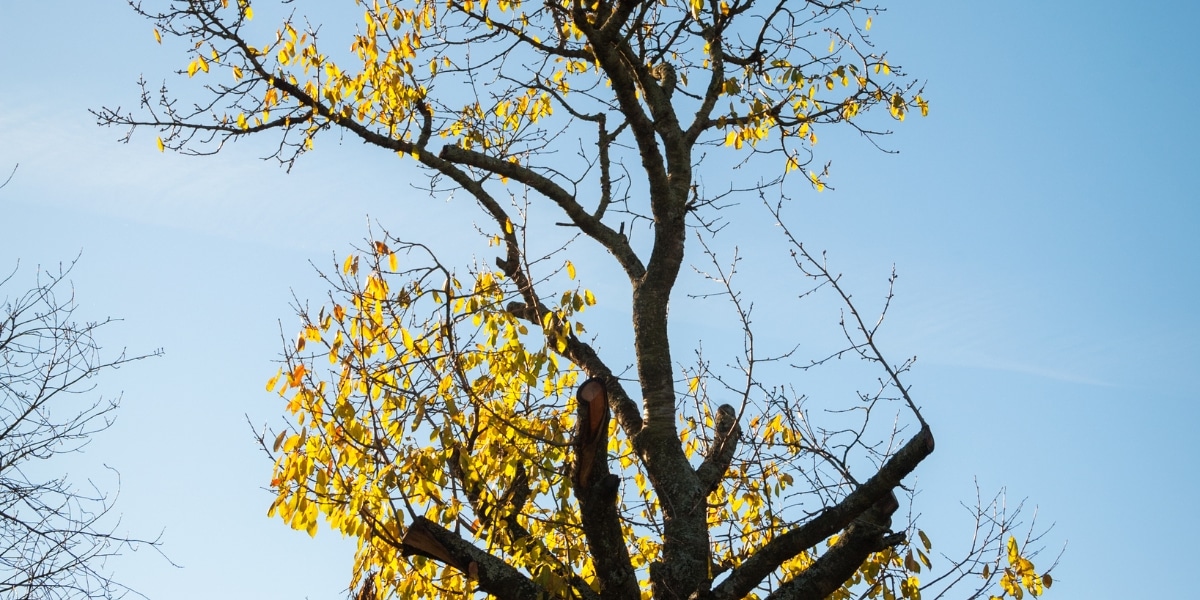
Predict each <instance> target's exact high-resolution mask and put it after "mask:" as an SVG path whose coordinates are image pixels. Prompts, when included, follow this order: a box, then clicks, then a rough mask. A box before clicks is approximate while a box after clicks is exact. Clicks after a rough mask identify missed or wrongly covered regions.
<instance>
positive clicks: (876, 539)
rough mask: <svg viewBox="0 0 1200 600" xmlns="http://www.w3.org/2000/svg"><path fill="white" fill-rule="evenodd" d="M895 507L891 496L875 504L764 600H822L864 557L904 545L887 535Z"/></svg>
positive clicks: (899, 537)
mask: <svg viewBox="0 0 1200 600" xmlns="http://www.w3.org/2000/svg"><path fill="white" fill-rule="evenodd" d="M897 506H898V504H897V503H896V501H895V498H894V497H892V496H887V497H885V498H884V499H883V500H882V501H881V502H877V503H876V504H875V505H874V506H872V507H871V508H870V509H869V510H868V511H867V512H866V513H864V514H863V516H862V517H860V518H859V519H858V520H856V521H854V522H853V523H851V524H850V527H848V528H846V532H845V533H844V534H843V535H842V536H841V537H840V538H839V539H838V541H837V543H835V544H834V545H833V546H832V547H831V548H829V550H828V551H826V552H825V554H822V555H821V557H820V558H818V559H817V560H816V562H814V563H813V564H812V565H811V566H809V567H808V568H807V569H805V570H804V572H803V573H800V574H799V575H797V576H796V577H793V578H792V579H791V580H789V581H787V582H785V583H784V584H783V585H781V586H779V588H778V589H776V590H775V591H774V592H773V593H771V594H770V595H768V596H767V598H766V600H822V599H823V598H827V597H828V596H829V595H830V594H832V593H833V592H834V591H836V590H837V589H838V588H840V587H842V586H843V585H845V584H846V582H847V581H849V580H850V578H851V577H853V576H854V572H855V571H857V570H858V568H859V567H860V566H861V565H862V564H863V561H865V560H866V559H867V557H868V556H870V555H871V554H873V553H875V552H879V551H881V550H883V549H884V548H887V547H889V546H894V545H896V544H899V543H901V542H903V541H904V535H903V534H889V531H888V528H889V527H890V526H891V518H890V517H891V514H892V513H893V512H895V510H896V508H897Z"/></svg>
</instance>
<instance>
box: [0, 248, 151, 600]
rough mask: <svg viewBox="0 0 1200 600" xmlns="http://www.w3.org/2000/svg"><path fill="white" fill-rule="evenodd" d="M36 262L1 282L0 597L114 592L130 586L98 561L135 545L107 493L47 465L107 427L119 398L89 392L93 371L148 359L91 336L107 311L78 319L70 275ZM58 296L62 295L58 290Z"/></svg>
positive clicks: (119, 593)
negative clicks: (32, 274) (106, 350)
mask: <svg viewBox="0 0 1200 600" xmlns="http://www.w3.org/2000/svg"><path fill="white" fill-rule="evenodd" d="M73 266H74V263H72V264H71V265H68V266H66V267H65V268H64V267H60V268H59V269H58V271H57V272H53V271H42V270H39V271H38V274H37V278H36V281H35V283H34V285H33V286H32V287H31V288H30V289H28V290H26V291H23V292H20V293H17V294H13V295H10V290H11V289H12V286H13V283H14V279H13V278H14V276H15V275H16V273H17V271H16V270H14V271H13V272H12V273H10V274H9V275H8V276H7V277H5V278H4V279H2V280H0V290H2V291H3V296H4V301H3V313H0V596H3V597H5V598H24V599H30V600H33V599H36V600H43V599H45V600H50V599H62V598H114V597H120V596H123V595H124V594H125V592H127V591H128V589H127V588H125V587H124V586H122V585H121V584H120V583H118V582H116V581H113V579H112V578H111V576H110V575H109V573H108V571H107V569H106V568H105V562H106V561H107V560H108V559H109V558H111V557H113V556H116V555H118V554H120V553H122V552H123V551H125V550H129V549H133V548H135V547H136V546H137V545H140V544H148V545H151V546H157V545H158V541H157V540H149V541H146V540H139V539H136V538H131V537H128V536H125V535H122V534H120V533H118V532H117V528H118V526H119V519H114V516H113V515H111V514H110V512H111V510H112V507H113V499H114V497H110V495H109V494H108V493H106V492H104V491H102V490H101V489H99V488H98V487H97V486H96V485H95V484H91V483H90V482H89V484H90V485H89V487H88V488H87V489H80V488H79V487H77V486H76V485H75V484H74V483H72V482H71V481H69V480H68V479H67V478H66V477H64V476H57V477H55V476H51V475H49V474H48V473H50V472H52V470H54V469H59V468H61V467H58V466H55V463H56V462H57V461H61V460H62V457H64V456H65V455H68V454H71V453H74V452H79V451H81V450H82V449H83V448H84V447H85V446H86V445H87V443H88V441H89V440H90V439H91V438H92V436H93V435H95V434H97V433H99V432H101V431H104V430H105V429H108V427H109V426H110V425H112V422H113V418H114V412H115V411H116V409H117V404H118V401H119V398H112V397H109V398H104V397H97V398H95V399H88V397H89V396H90V395H91V392H93V391H94V389H95V384H94V383H93V380H92V378H94V377H96V376H97V375H100V374H101V373H103V372H105V371H108V370H110V369H115V368H118V367H120V366H122V365H125V364H127V363H130V362H134V361H137V360H141V359H143V358H146V355H138V356H129V355H126V354H125V353H124V352H122V353H120V354H118V355H117V356H115V357H113V356H106V355H104V354H103V353H102V352H101V347H100V345H99V343H98V341H97V339H96V337H95V335H96V333H97V331H99V330H100V329H101V328H103V327H105V326H106V325H108V324H110V323H112V322H113V321H112V319H105V320H102V321H88V322H79V321H76V320H75V318H76V317H75V311H76V309H77V305H76V304H75V298H74V293H73V291H72V290H71V289H70V288H69V283H68V282H67V279H66V277H67V275H68V274H69V273H70V271H71V268H72V267H73ZM64 295H65V297H64Z"/></svg>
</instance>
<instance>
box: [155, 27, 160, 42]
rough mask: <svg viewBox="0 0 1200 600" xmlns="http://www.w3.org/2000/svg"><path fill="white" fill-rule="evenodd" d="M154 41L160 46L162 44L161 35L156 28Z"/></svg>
mask: <svg viewBox="0 0 1200 600" xmlns="http://www.w3.org/2000/svg"><path fill="white" fill-rule="evenodd" d="M154 41H156V42H158V43H160V44H161V43H162V33H159V31H158V28H157V27H155V28H154Z"/></svg>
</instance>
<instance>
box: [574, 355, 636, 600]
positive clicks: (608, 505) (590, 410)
mask: <svg viewBox="0 0 1200 600" xmlns="http://www.w3.org/2000/svg"><path fill="white" fill-rule="evenodd" d="M576 408H577V411H576V415H577V416H576V422H575V423H576V427H575V443H574V446H575V465H574V468H573V469H572V470H571V471H572V472H571V483H572V484H573V486H574V488H575V497H576V498H577V499H578V500H579V521H580V523H581V524H582V526H583V532H584V535H585V536H586V537H587V542H588V547H589V549H590V550H591V555H592V561H593V562H594V563H595V565H596V575H597V578H598V579H599V581H600V598H601V599H602V600H638V598H640V597H641V592H640V591H639V589H638V583H637V575H636V574H635V573H634V570H633V564H632V562H631V561H630V559H629V549H628V548H627V547H626V546H625V537H624V535H623V533H622V531H621V517H620V515H619V514H618V513H617V493H618V491H619V486H620V483H621V480H620V478H619V477H617V476H616V475H613V474H612V473H610V472H609V469H608V423H609V417H608V415H609V411H608V393H607V390H606V386H605V383H604V380H602V379H589V380H587V381H585V382H584V383H583V385H580V386H579V391H578V392H577V393H576Z"/></svg>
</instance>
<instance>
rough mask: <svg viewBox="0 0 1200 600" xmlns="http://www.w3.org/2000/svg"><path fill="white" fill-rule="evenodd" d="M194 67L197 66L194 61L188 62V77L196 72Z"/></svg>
mask: <svg viewBox="0 0 1200 600" xmlns="http://www.w3.org/2000/svg"><path fill="white" fill-rule="evenodd" d="M196 68H197V65H196V61H194V60H193V61H192V62H190V63H188V77H191V76H193V75H195V74H196Z"/></svg>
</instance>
